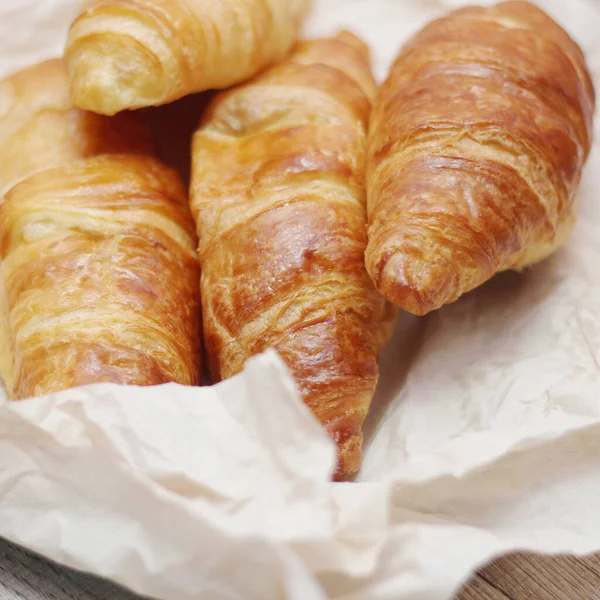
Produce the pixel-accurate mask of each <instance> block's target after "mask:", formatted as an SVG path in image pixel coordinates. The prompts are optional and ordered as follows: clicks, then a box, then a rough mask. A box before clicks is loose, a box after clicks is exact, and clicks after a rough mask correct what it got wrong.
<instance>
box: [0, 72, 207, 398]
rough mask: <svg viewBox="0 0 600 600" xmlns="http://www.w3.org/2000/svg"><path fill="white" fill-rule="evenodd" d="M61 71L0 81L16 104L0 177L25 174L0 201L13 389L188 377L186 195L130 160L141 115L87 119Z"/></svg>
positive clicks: (162, 174)
mask: <svg viewBox="0 0 600 600" xmlns="http://www.w3.org/2000/svg"><path fill="white" fill-rule="evenodd" d="M57 65H58V63H57V62H52V63H44V64H43V65H39V66H37V67H33V68H32V69H28V70H27V71H25V72H23V73H21V74H17V75H15V76H13V77H12V78H10V79H9V80H8V83H7V82H4V83H2V84H0V89H1V90H3V91H6V90H10V93H11V94H13V95H12V96H11V98H12V100H11V102H14V105H13V104H11V107H10V109H9V110H8V112H6V113H5V114H4V116H3V117H1V118H0V155H2V157H3V160H4V161H5V164H6V161H8V164H9V166H13V165H16V166H17V167H18V168H15V171H14V172H7V170H5V171H4V172H3V175H2V176H3V177H4V179H3V183H4V185H5V186H6V185H9V183H7V182H9V181H11V180H14V179H20V180H22V181H21V182H20V183H18V184H17V185H15V186H14V187H13V188H12V189H11V190H10V191H9V192H8V194H6V196H5V197H4V200H3V202H2V204H1V205H0V258H1V261H2V262H1V266H0V374H1V375H2V378H3V380H4V382H5V384H6V387H7V390H8V393H9V395H10V397H11V398H13V399H19V398H25V397H29V396H34V395H41V394H47V393H51V392H55V391H58V390H61V389H65V388H69V387H73V386H77V385H83V384H86V383H94V382H114V383H122V384H137V385H152V384H158V383H163V382H169V381H176V382H179V383H183V384H194V383H197V382H198V379H199V337H200V336H199V294H198V282H199V272H198V265H197V259H196V253H195V245H196V237H195V232H194V226H193V220H192V217H191V214H190V211H189V206H188V201H187V196H186V194H185V190H184V188H183V186H182V184H181V182H180V181H179V179H178V177H177V176H176V175H175V173H174V172H172V171H171V170H169V169H167V168H166V167H165V166H163V165H162V164H161V163H159V162H158V161H157V160H156V159H154V158H153V157H151V156H150V155H149V154H147V153H146V154H143V153H139V154H133V153H126V152H129V150H133V149H140V150H141V149H143V148H146V147H147V146H148V139H149V138H148V134H147V132H146V131H145V128H144V125H143V123H142V122H141V121H139V120H138V117H137V116H136V115H128V116H122V117H121V116H120V117H119V118H118V119H109V118H106V117H97V116H96V115H85V114H83V113H82V112H81V111H79V110H72V109H70V108H69V106H68V103H65V102H60V101H59V99H61V98H62V99H63V100H64V99H65V98H66V97H67V96H68V92H67V83H66V77H65V75H64V72H61V70H60V68H58V67H57ZM28 77H32V78H33V79H29V80H28ZM36 85H37V86H38V87H39V90H38V91H39V95H36V94H34V93H33V88H34V87H35V86H36ZM12 124H15V127H14V128H11V125H12ZM13 129H14V131H13ZM130 134H134V135H138V138H137V139H129V138H128V135H130ZM19 136H20V137H19ZM7 144H8V145H10V148H12V149H13V154H9V153H8V152H7V150H6V146H7ZM40 148H43V150H41V151H39V152H38V150H39V149H40ZM17 151H18V152H17ZM19 153H23V155H22V156H21V155H20V154H19ZM94 154H97V156H93V155H94ZM36 158H37V160H36ZM52 165H60V166H55V167H52V168H45V167H47V166H52ZM28 170H29V172H35V174H34V175H31V176H29V177H27V175H28V172H27V171H28ZM15 174H18V177H15Z"/></svg>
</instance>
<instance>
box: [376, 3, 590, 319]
mask: <svg viewBox="0 0 600 600" xmlns="http://www.w3.org/2000/svg"><path fill="white" fill-rule="evenodd" d="M593 111H594V90H593V86H592V82H591V79H590V75H589V73H588V71H587V68H586V65H585V61H584V57H583V55H582V53H581V51H580V49H579V48H578V46H577V45H576V44H575V43H574V42H573V41H572V40H571V39H570V38H569V37H568V35H567V34H566V33H565V32H564V31H563V30H562V29H561V28H560V27H559V26H558V25H557V24H556V23H554V22H553V21H552V20H551V19H550V18H549V17H548V16H547V15H546V14H545V13H543V12H542V11H541V10H539V9H538V8H536V7H534V6H533V5H531V4H529V3H527V2H506V3H503V4H499V5H496V6H494V7H490V8H466V9H461V10H458V11H456V12H454V13H452V14H450V15H449V16H448V17H446V18H444V19H441V20H438V21H435V22H433V23H431V24H429V25H428V26H427V27H425V29H423V30H422V31H421V32H420V33H418V34H417V35H416V36H415V37H414V38H413V39H412V40H411V41H410V42H409V43H408V44H407V45H406V46H405V47H404V49H403V51H402V53H401V54H400V56H399V58H398V60H397V61H396V63H395V65H394V66H393V68H392V71H391V73H390V75H389V78H388V80H387V81H386V82H385V84H384V85H383V87H382V88H381V91H380V93H379V95H378V98H377V100H376V102H375V108H374V114H373V116H372V124H371V133H370V142H369V165H368V198H369V200H368V204H369V205H368V211H369V245H368V248H367V252H366V264H367V269H368V271H369V274H370V275H371V278H372V280H373V282H374V283H375V285H376V286H377V287H378V289H379V291H380V292H381V293H382V294H383V295H384V296H385V297H386V298H387V299H389V300H391V301H393V302H394V303H396V304H397V305H398V306H400V307H401V308H403V309H405V310H407V311H410V312H412V313H414V314H418V315H422V314H425V313H427V312H429V311H431V310H434V309H436V308H439V307H440V306H442V305H443V304H446V303H449V302H453V301H454V300H456V299H457V298H458V297H459V296H461V294H463V293H465V292H467V291H469V290H471V289H473V288H475V287H476V286H478V285H480V284H481V283H483V282H484V281H486V280H487V279H489V278H490V277H491V276H492V275H494V273H496V272H498V271H502V270H506V269H521V268H523V267H526V266H528V265H530V264H533V263H535V262H537V261H539V260H542V259H543V258H545V257H547V256H548V255H549V254H551V253H552V252H553V251H554V250H556V249H557V248H558V246H560V244H562V243H563V242H564V240H565V239H566V237H567V235H568V233H569V232H570V230H571V227H572V225H573V222H574V209H575V206H574V205H575V196H576V192H577V188H578V184H579V180H580V177H581V172H582V168H583V165H584V163H585V160H586V158H587V156H588V153H589V151H590V146H591V136H592V115H593Z"/></svg>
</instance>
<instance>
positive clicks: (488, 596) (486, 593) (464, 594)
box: [455, 575, 512, 600]
mask: <svg viewBox="0 0 600 600" xmlns="http://www.w3.org/2000/svg"><path fill="white" fill-rule="evenodd" d="M455 600H512V599H511V598H509V597H508V596H507V595H506V594H504V593H503V592H501V591H500V590H498V589H496V588H495V587H494V586H493V585H491V584H490V583H488V582H487V581H485V580H484V579H482V578H481V577H479V576H478V575H475V576H473V577H472V578H471V579H470V580H469V581H468V582H467V583H466V584H465V585H464V586H463V587H462V588H461V590H460V592H458V594H457V595H456V598H455Z"/></svg>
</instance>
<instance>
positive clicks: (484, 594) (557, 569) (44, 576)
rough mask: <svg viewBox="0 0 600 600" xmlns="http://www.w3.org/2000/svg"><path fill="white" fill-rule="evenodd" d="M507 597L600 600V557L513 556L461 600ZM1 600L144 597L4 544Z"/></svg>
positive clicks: (476, 580)
mask: <svg viewBox="0 0 600 600" xmlns="http://www.w3.org/2000/svg"><path fill="white" fill-rule="evenodd" d="M507 599H508V600H600V556H591V557H586V558H571V557H558V558H554V557H552V558H551V557H540V556H534V555H529V554H527V555H525V554H519V555H511V556H507V557H505V558H502V559H501V560H498V561H496V562H494V563H493V564H492V565H490V566H488V567H487V568H485V569H483V570H482V571H481V572H480V573H478V574H477V575H476V576H475V577H473V578H472V579H471V581H470V582H469V583H467V584H466V585H465V586H464V587H463V589H462V590H461V592H460V593H459V594H458V596H457V598H456V599H455V600H507ZM0 600H139V598H138V597H137V596H135V595H133V594H131V593H129V592H127V591H125V590H123V589H121V588H119V587H117V586H115V585H113V584H111V583H107V582H105V581H102V580H100V579H97V578H95V577H91V576H89V575H82V574H80V573H76V572H74V571H71V570H69V569H65V568H62V567H59V566H56V565H54V564H52V563H49V562H47V561H45V560H42V559H40V558H38V557H36V556H34V555H33V554H30V553H29V552H26V551H24V550H21V549H19V548H15V547H14V546H11V545H10V544H9V543H7V542H5V541H3V540H0ZM307 600H309V599H308V598H307Z"/></svg>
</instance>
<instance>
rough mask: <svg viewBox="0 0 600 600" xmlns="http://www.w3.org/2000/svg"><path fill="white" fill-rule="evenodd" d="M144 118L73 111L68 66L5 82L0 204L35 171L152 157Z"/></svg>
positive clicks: (0, 89)
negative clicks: (83, 161)
mask: <svg viewBox="0 0 600 600" xmlns="http://www.w3.org/2000/svg"><path fill="white" fill-rule="evenodd" d="M151 148H152V140H151V137H150V135H149V132H148V129H147V126H146V125H145V123H144V122H143V121H142V120H140V119H139V117H137V116H135V115H132V114H129V113H123V114H120V115H117V116H115V117H113V118H108V117H104V116H100V115H96V114H94V113H89V112H85V111H82V110H79V109H77V108H73V105H72V104H71V101H70V99H69V87H68V80H67V74H66V71H65V68H64V65H63V63H62V61H61V60H59V59H52V60H48V61H45V62H42V63H39V64H37V65H34V66H32V67H29V68H27V69H24V70H22V71H19V72H17V73H15V74H14V75H12V76H9V77H7V78H6V79H3V80H2V81H0V164H1V165H2V169H1V170H0V198H1V197H2V196H3V195H4V194H5V193H6V192H8V190H10V188H12V187H13V186H14V185H15V184H17V183H18V182H19V181H22V180H23V179H25V178H26V177H28V176H29V175H32V174H33V173H35V172H36V171H39V170H43V169H47V168H50V167H56V166H59V165H64V164H69V163H70V162H72V161H74V160H78V159H80V158H86V157H89V156H96V155H99V154H109V153H111V152H121V153H128V152H149V151H150V150H151Z"/></svg>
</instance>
